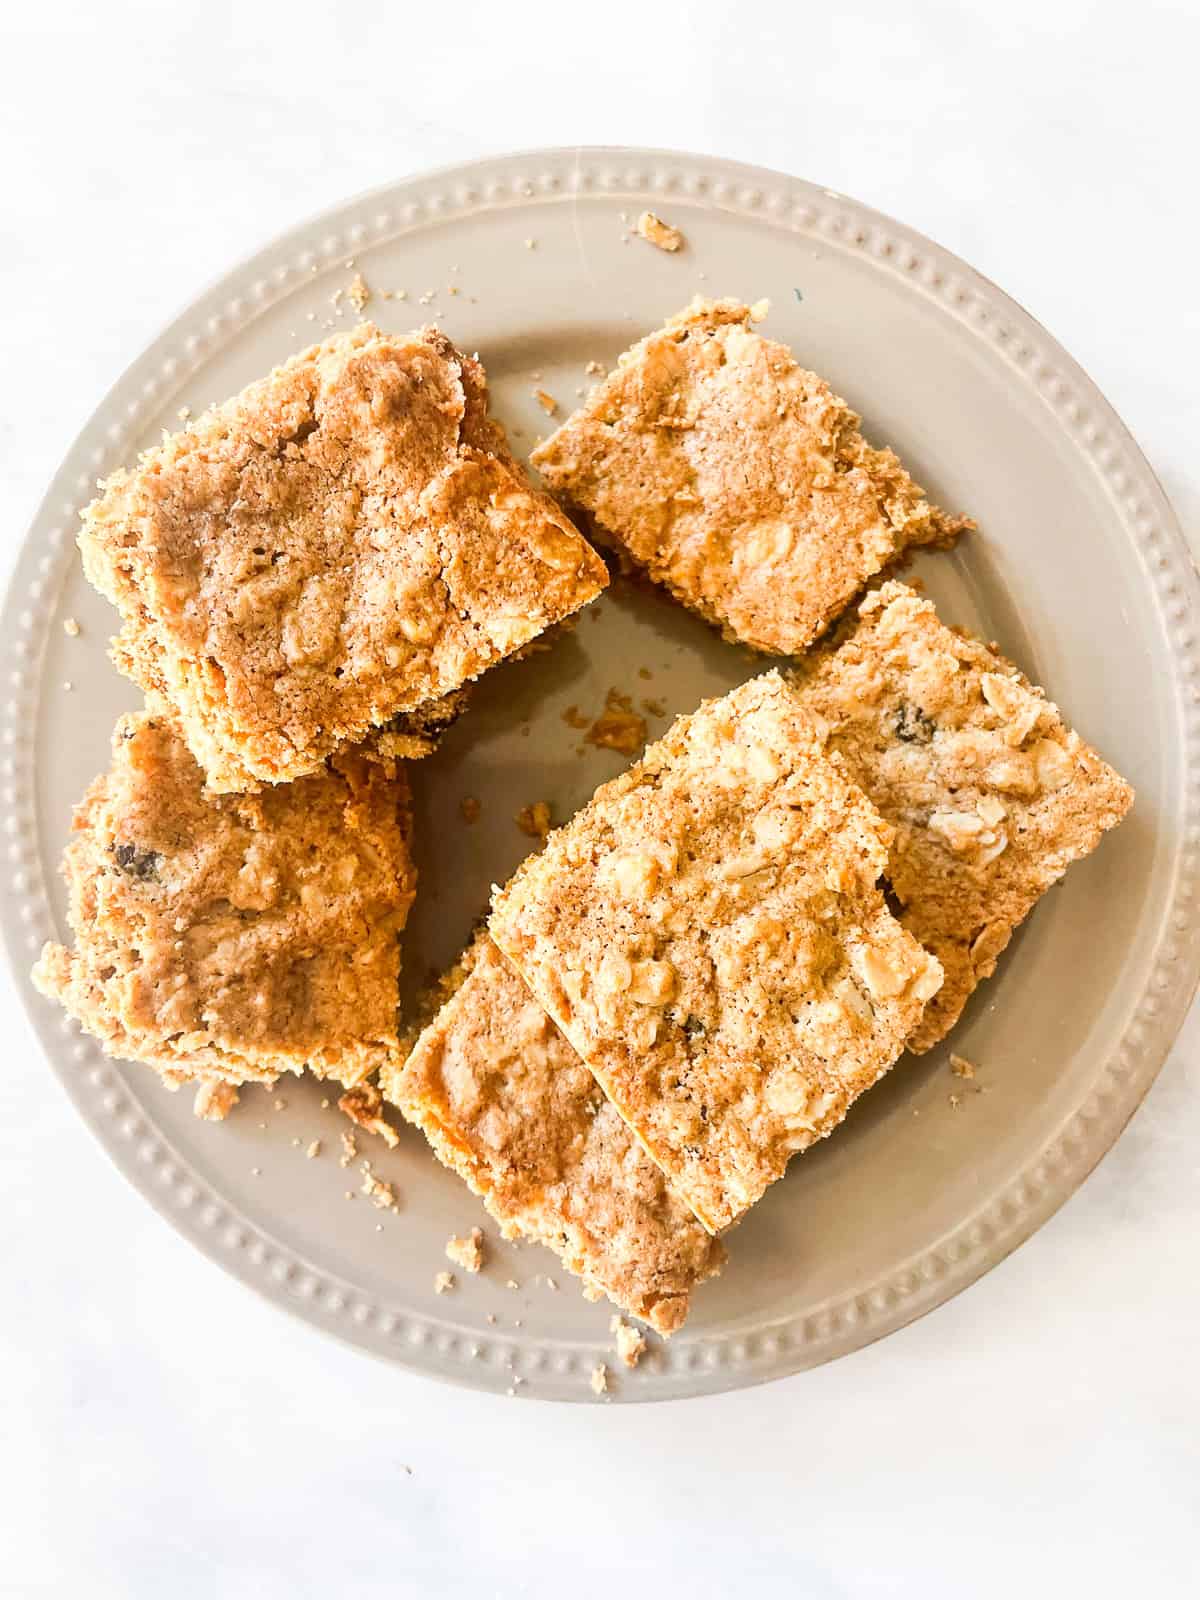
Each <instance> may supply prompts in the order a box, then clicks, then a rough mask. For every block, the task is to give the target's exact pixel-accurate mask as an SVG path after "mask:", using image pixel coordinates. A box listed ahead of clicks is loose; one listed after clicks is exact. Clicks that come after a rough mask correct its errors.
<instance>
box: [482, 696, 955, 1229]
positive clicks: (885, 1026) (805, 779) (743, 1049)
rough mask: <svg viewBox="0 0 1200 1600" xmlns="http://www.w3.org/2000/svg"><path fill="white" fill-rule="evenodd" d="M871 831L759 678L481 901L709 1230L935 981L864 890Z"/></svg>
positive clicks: (842, 1110) (678, 732)
mask: <svg viewBox="0 0 1200 1600" xmlns="http://www.w3.org/2000/svg"><path fill="white" fill-rule="evenodd" d="M890 839H891V829H890V828H889V827H888V826H887V825H886V824H885V823H884V822H883V821H882V820H881V819H880V817H879V816H878V814H877V813H876V811H875V810H874V808H873V807H872V806H871V805H870V803H869V802H868V801H867V800H866V798H865V797H864V796H863V795H862V794H861V793H860V792H859V791H858V790H857V789H856V788H854V786H853V785H852V784H851V783H850V782H849V781H848V780H847V778H846V776H845V774H844V772H843V770H842V768H841V767H840V765H839V764H838V763H836V762H835V761H830V760H827V759H826V758H825V757H824V756H823V754H822V753H821V749H820V743H819V740H818V739H817V737H816V735H815V734H814V732H813V730H812V728H811V726H810V725H809V722H808V719H807V718H806V717H805V715H804V713H803V712H802V710H801V709H800V707H799V705H798V704H797V702H796V700H795V698H794V696H793V695H792V694H791V693H790V692H789V691H788V689H787V688H786V687H785V685H784V683H783V681H782V680H781V678H780V677H779V674H778V673H775V672H771V673H767V674H766V675H765V676H763V677H761V678H757V679H754V680H752V681H751V682H750V683H747V684H743V685H742V687H741V688H740V689H736V690H734V691H733V693H731V694H728V695H726V696H725V697H724V698H723V699H721V700H714V701H710V702H708V703H707V704H705V705H703V706H702V707H701V708H700V710H699V711H697V712H695V713H694V714H693V715H692V716H690V717H681V718H680V719H679V720H678V721H677V722H676V723H675V725H674V726H673V727H672V728H671V729H670V731H669V732H668V733H667V735H666V737H665V738H664V739H662V740H661V741H660V742H659V743H658V744H655V745H652V746H651V747H650V748H649V749H648V750H647V751H646V754H645V756H644V757H643V759H642V761H641V762H639V763H638V764H637V765H636V766H634V767H632V768H631V769H630V770H629V771H628V772H627V773H625V774H623V775H622V776H621V777H619V778H617V779H616V780H615V781H614V782H612V783H609V784H605V785H604V786H603V787H602V788H600V789H598V790H597V792H596V794H595V796H594V798H593V799H592V801H591V802H590V804H589V805H588V806H586V807H585V808H584V810H583V811H581V812H580V813H579V814H578V815H577V816H576V817H575V819H574V820H573V821H572V822H571V823H569V824H568V825H567V826H566V827H565V828H561V829H559V830H558V831H557V832H554V833H552V834H551V835H550V838H549V840H548V841H547V843H546V845H545V847H544V849H543V850H542V851H541V853H540V854H539V855H537V856H534V857H531V858H530V859H529V860H528V861H526V862H525V864H524V865H523V866H522V867H521V868H520V869H519V871H518V872H517V874H516V875H515V877H514V878H513V879H512V881H511V882H510V883H509V885H508V886H507V888H506V889H504V890H503V891H501V892H500V893H499V894H498V896H497V897H496V899H495V902H494V909H493V914H492V919H491V922H490V924H489V931H490V932H491V935H492V937H493V938H494V939H495V941H496V943H497V944H498V945H499V946H500V948H501V950H502V951H503V952H504V953H505V955H507V956H508V957H509V959H510V960H511V961H512V962H513V964H514V966H515V967H516V968H517V970H518V971H519V972H520V974H521V976H522V977H523V978H524V979H525V981H526V983H527V984H528V985H529V987H530V988H531V989H532V990H533V993H534V995H535V996H536V997H537V999H538V1000H539V1001H540V1002H541V1003H542V1005H543V1006H545V1008H546V1009H547V1011H548V1012H549V1013H550V1015H551V1016H552V1017H553V1018H554V1020H555V1021H556V1022H557V1023H558V1025H559V1026H560V1027H561V1028H562V1030H563V1032H564V1033H565V1034H566V1036H567V1038H568V1039H569V1040H570V1042H571V1044H572V1045H573V1046H574V1047H575V1049H576V1050H577V1051H578V1052H579V1054H580V1055H581V1056H582V1057H583V1058H584V1060H585V1061H586V1062H587V1064H588V1065H589V1066H590V1067H591V1069H592V1071H593V1072H594V1073H595V1074H596V1077H597V1078H598V1079H599V1081H600V1083H601V1085H602V1087H603V1088H604V1090H605V1092H606V1094H607V1095H608V1096H609V1098H610V1099H611V1100H612V1101H613V1103H614V1104H615V1105H616V1107H617V1108H618V1110H619V1111H620V1112H621V1115H622V1116H623V1117H624V1118H625V1119H626V1120H627V1121H628V1122H629V1124H630V1125H631V1126H632V1127H633V1129H634V1130H635V1132H636V1133H637V1135H638V1137H639V1138H640V1139H641V1140H642V1142H643V1143H644V1145H645V1146H646V1148H647V1150H648V1151H649V1152H650V1154H651V1155H652V1156H653V1158H654V1160H655V1161H657V1162H658V1164H659V1166H660V1167H662V1169H663V1171H664V1172H665V1173H666V1175H667V1177H668V1179H669V1180H670V1182H671V1183H672V1185H673V1186H674V1188H675V1190H676V1191H677V1193H679V1194H680V1195H681V1196H682V1197H683V1198H684V1199H686V1200H687V1202H688V1204H689V1205H690V1206H691V1207H692V1209H693V1211H694V1212H695V1213H696V1215H697V1216H698V1217H699V1219H700V1220H701V1222H703V1223H704V1225H705V1226H706V1227H707V1228H709V1229H711V1230H715V1229H717V1228H723V1227H726V1226H728V1225H729V1224H730V1223H731V1222H733V1221H734V1220H736V1218H737V1217H738V1216H739V1215H740V1214H741V1213H742V1212H743V1211H745V1210H746V1208H747V1207H748V1206H750V1205H752V1204H753V1203H754V1201H755V1200H757V1199H758V1197H759V1196H760V1195H761V1194H762V1192H763V1190H764V1189H765V1188H766V1187H767V1185H768V1184H770V1183H772V1182H774V1181H775V1179H777V1178H778V1177H780V1176H781V1175H782V1173H783V1170H784V1168H785V1166H786V1165H787V1162H788V1159H789V1157H790V1156H791V1155H792V1154H793V1152H795V1151H796V1150H801V1149H804V1148H805V1147H806V1146H807V1145H809V1144H811V1143H812V1142H813V1141H814V1140H815V1139H818V1138H821V1137H823V1136H824V1135H825V1134H827V1133H829V1132H830V1131H831V1130H832V1129H833V1127H835V1126H836V1125H837V1123H838V1122H840V1121H841V1119H842V1118H843V1117H844V1116H845V1114H846V1111H847V1109H848V1108H849V1106H850V1104H851V1102H852V1101H853V1100H854V1099H855V1098H856V1097H857V1096H858V1095H859V1094H861V1093H862V1092H863V1091H864V1090H865V1089H867V1088H869V1087H870V1086H871V1084H873V1083H874V1082H875V1081H876V1080H877V1079H878V1078H879V1077H881V1076H882V1074H883V1073H884V1072H886V1071H887V1069H888V1067H890V1066H891V1064H892V1062H893V1061H894V1060H895V1059H896V1057H897V1056H898V1055H899V1054H900V1051H901V1050H902V1048H903V1044H904V1040H905V1038H906V1037H907V1036H908V1035H909V1034H910V1033H911V1032H912V1030H913V1029H914V1028H915V1027H916V1025H917V1022H918V1020H919V1018H920V1015H921V1011H922V1007H923V1005H924V1002H925V1001H926V1000H927V999H928V998H929V995H930V994H931V993H932V992H933V991H934V989H936V987H937V984H938V983H939V982H940V979H941V971H940V968H939V967H938V965H937V963H936V962H935V961H933V960H932V959H931V958H930V957H929V956H928V955H927V954H926V953H925V951H924V950H922V949H921V947H920V945H919V944H918V943H917V942H916V940H915V939H913V938H912V937H911V936H910V935H908V934H907V933H905V932H904V930H903V929H902V928H901V927H900V926H899V925H898V923H896V921H895V920H894V919H893V918H892V916H891V915H890V913H889V912H888V910H887V908H886V906H885V904H884V900H883V895H882V893H881V891H880V889H879V888H878V886H877V879H878V878H879V875H880V873H881V871H882V869H883V866H884V863H885V861H886V859H887V849H888V844H889V842H890Z"/></svg>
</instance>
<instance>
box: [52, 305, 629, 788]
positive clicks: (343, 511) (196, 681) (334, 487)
mask: <svg viewBox="0 0 1200 1600" xmlns="http://www.w3.org/2000/svg"><path fill="white" fill-rule="evenodd" d="M486 405H487V394H486V385H485V381H484V376H483V371H482V368H481V367H480V366H479V365H478V363H476V362H474V361H472V360H469V359H468V358H466V357H464V356H462V355H460V353H459V352H458V351H456V350H455V348H454V346H453V345H452V344H451V343H450V341H449V340H448V339H447V338H446V337H445V336H444V335H443V334H441V333H438V332H437V331H436V330H434V329H426V330H424V331H423V332H419V333H414V334H409V335H406V336H400V337H393V336H391V335H385V334H382V333H380V332H378V331H377V330H376V329H375V328H373V327H371V326H370V325H369V324H364V325H363V326H362V327H360V328H358V329H356V330H355V331H354V332H353V333H350V334H346V335H342V336H340V337H338V338H334V339H330V340H329V341H328V342H327V343H325V344H323V345H317V346H314V347H313V348H312V349H311V350H307V351H305V352H304V353H303V354H301V355H298V356H296V357H294V358H293V359H292V360H290V361H288V362H286V363H285V364H284V365H283V366H281V367H279V368H277V369H276V370H275V371H274V372H273V373H272V374H271V375H270V376H269V377H268V378H265V379H263V380H262V381H261V382H259V383H255V384H252V385H251V386H250V387H249V388H248V389H246V390H244V391H243V393H242V394H240V395H238V396H237V397H236V398H234V399H233V400H230V401H227V402H226V403H225V404H224V405H221V406H218V407H216V408H214V409H213V410H211V411H209V412H207V413H206V414H205V415H204V416H202V417H200V418H199V419H197V421H195V422H194V423H192V424H190V425H189V426H188V427H187V428H185V429H184V430H183V431H182V432H180V433H177V434H174V435H172V436H170V437H168V438H165V439H164V440H163V442H162V443H161V444H160V445H157V446H156V447H155V448H154V449H152V450H148V451H146V453H145V454H144V455H143V456H142V458H141V461H140V462H139V464H138V467H137V468H136V469H135V470H134V471H132V472H125V471H121V472H117V473H114V474H113V476H112V477H111V478H109V479H108V481H107V483H106V484H105V485H104V487H103V491H102V493H101V494H100V496H99V498H98V499H97V500H96V501H94V502H93V504H92V505H91V506H90V507H89V508H88V509H87V511H86V512H85V513H84V517H83V528H82V531H81V534H80V547H81V549H82V551H83V557H84V565H85V569H86V571H87V574H88V576H89V577H90V578H91V580H92V582H93V583H95V584H96V586H97V587H98V588H99V589H101V590H102V591H103V592H104V593H105V594H106V595H108V597H109V598H110V599H111V600H112V601H113V602H114V604H115V605H116V606H117V607H118V609H119V610H120V612H121V614H122V616H123V618H124V619H125V626H124V629H123V632H122V634H121V637H120V639H119V641H118V643H117V647H116V651H115V655H114V659H115V660H116V661H117V664H118V665H119V666H120V668H121V670H122V671H124V672H126V673H128V674H129V675H130V676H132V677H133V678H134V679H135V680H136V681H137V682H138V683H140V684H141V685H142V687H143V688H145V689H147V690H148V691H153V692H157V693H160V694H162V695H163V696H165V697H166V698H167V699H168V700H169V701H170V702H171V703H172V704H173V705H175V706H176V708H177V709H178V711H179V714H180V716H181V718H182V722H183V727H184V733H185V736H186V738H187V740H188V744H189V746H190V748H191V749H192V752H193V754H194V755H195V756H196V758H197V760H198V761H199V762H200V763H201V765H202V766H203V767H204V768H205V770H206V772H207V773H208V777H209V783H210V787H212V788H213V789H215V790H221V791H231V790H245V789H252V788H255V787H257V786H258V785H260V784H262V783H279V782H284V781H287V780H289V779H292V778H296V777H300V776H303V775H304V774H307V773H311V772H314V771H316V770H317V769H318V768H319V766H320V764H321V762H322V761H323V760H324V758H325V757H326V756H327V755H328V754H329V753H330V752H331V751H333V750H335V749H336V748H338V747H339V746H340V745H343V744H353V743H357V742H358V741H360V740H362V739H363V738H364V737H365V736H366V735H367V734H368V733H369V732H370V730H371V729H372V728H379V727H381V726H384V725H386V724H388V723H390V722H391V721H392V719H394V718H396V717H397V716H398V715H400V714H403V713H407V712H413V711H414V710H416V709H417V708H418V707H421V706H423V705H425V704H426V703H427V702H429V701H431V700H437V699H439V698H441V697H442V696H445V695H448V694H452V693H453V692H454V691H455V690H457V689H459V688H460V687H461V686H462V685H463V684H464V683H466V682H467V681H469V680H470V679H472V678H474V677H476V676H477V675H478V674H479V673H480V672H482V671H483V670H484V669H485V668H487V667H489V666H491V665H492V664H493V663H494V662H496V661H498V660H500V659H501V658H502V657H504V656H506V655H509V654H511V653H512V652H513V651H515V650H517V649H519V648H520V647H521V646H523V645H525V644H527V643H528V642H529V641H530V640H531V639H533V638H535V637H536V636H537V635H538V634H539V633H541V632H542V630H543V629H545V628H547V627H548V626H550V625H551V624H552V623H554V622H557V621H558V620H559V619H560V618H562V617H563V616H565V615H567V614H568V613H570V612H572V611H575V610H577V609H578V608H579V607H580V606H582V605H584V604H586V602H587V601H589V600H591V599H593V598H594V596H595V595H596V594H598V593H599V592H600V590H601V589H602V588H603V587H604V585H605V582H606V581H607V575H606V572H605V569H604V564H603V562H602V561H601V560H600V558H599V557H598V556H597V555H596V553H595V551H593V550H592V549H591V548H590V546H589V545H588V544H587V543H586V542H585V541H584V540H583V539H582V538H581V536H580V535H579V533H578V532H577V531H576V529H575V528H573V527H572V526H571V524H570V523H569V522H568V521H567V520H566V519H565V518H564V517H563V516H562V514H561V513H560V512H559V510H558V508H557V507H556V506H555V505H554V503H553V501H552V500H551V499H550V497H549V496H548V495H545V494H543V493H540V492H538V491H536V490H534V489H533V488H532V487H531V486H530V484H529V482H528V480H527V479H526V478H525V476H524V474H523V472H522V470H521V468H520V467H519V466H518V465H517V463H516V462H515V461H514V460H513V458H512V456H511V455H510V454H509V452H508V449H507V446H506V445H505V443H504V438H503V433H502V431H501V430H500V428H499V427H498V425H497V424H495V423H494V422H492V421H491V420H490V419H489V418H488V416H487V411H486ZM393 753H395V752H393Z"/></svg>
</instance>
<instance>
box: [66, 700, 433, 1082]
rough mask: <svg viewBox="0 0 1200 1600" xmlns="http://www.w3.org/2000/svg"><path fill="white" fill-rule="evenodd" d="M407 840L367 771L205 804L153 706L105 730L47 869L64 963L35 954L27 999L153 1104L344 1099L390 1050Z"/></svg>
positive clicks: (345, 763)
mask: <svg viewBox="0 0 1200 1600" xmlns="http://www.w3.org/2000/svg"><path fill="white" fill-rule="evenodd" d="M409 833H410V812H409V801H408V788H407V785H406V784H405V783H404V781H403V780H402V779H401V778H396V777H393V776H390V775H389V773H388V771H387V769H386V767H385V766H384V765H383V764H381V763H380V762H378V761H370V762H368V761H365V760H363V759H362V758H360V757H358V756H355V755H345V756H335V757H333V758H332V760H331V762H330V765H329V768H328V770H326V771H323V772H322V773H320V774H319V775H318V776H315V777H311V778H302V779H300V780H298V781H297V782H296V783H294V784H288V785H284V786H281V787H279V788H272V789H268V790H266V791H265V792H264V793H262V794H256V795H214V794H212V792H211V791H210V790H208V789H206V788H205V785H204V773H203V772H202V771H201V770H200V768H199V766H198V765H197V764H196V762H195V760H194V759H193V757H192V755H191V752H190V751H189V750H188V748H187V745H186V744H185V743H184V741H183V736H182V733H181V732H180V729H179V725H178V722H177V721H176V719H175V717H174V715H173V714H172V713H171V712H170V711H169V710H168V709H167V708H165V707H161V706H160V707H158V708H156V709H154V710H152V711H150V712H147V713H140V714H138V715H135V716H127V717H123V718H122V719H121V721H120V722H118V724H117V727H116V731H115V733H114V735H113V758H112V766H111V768H110V770H109V771H108V773H107V774H105V775H104V776H103V777H101V778H98V779H97V780H96V781H95V782H94V783H93V784H92V786H91V787H90V788H89V789H88V791H87V793H86V794H85V796H84V798H83V800H82V802H81V803H80V805H79V807H78V808H77V810H76V813H75V821H74V827H73V831H72V837H71V841H70V843H69V845H68V847H67V850H66V854H65V857H64V861H63V873H64V876H65V877H66V880H67V885H68V889H69V892H70V901H69V909H68V918H69V921H70V924H71V929H72V931H73V933H74V935H75V947H74V949H72V950H68V949H66V948H64V947H63V946H62V945H58V944H48V945H47V946H46V948H45V950H44V951H43V953H42V958H41V961H40V962H39V963H38V966H37V968H36V969H35V971H34V981H35V982H36V983H37V985H38V987H39V988H40V989H41V990H42V991H43V993H45V994H47V995H50V996H51V997H52V998H54V999H57V1000H59V1001H60V1002H61V1003H62V1004H63V1005H64V1006H65V1007H66V1009H67V1010H68V1011H69V1012H70V1013H71V1014H72V1016H74V1017H76V1018H77V1019H78V1021H79V1022H80V1023H82V1025H83V1026H84V1028H86V1029H87V1031H88V1032H89V1033H91V1034H93V1035H94V1036H95V1037H96V1038H97V1039H98V1040H99V1041H100V1043H101V1044H102V1045H103V1047H104V1049H105V1050H106V1051H107V1052H108V1053H109V1054H110V1055H114V1056H120V1057H123V1058H125V1059H128V1060H133V1061H142V1062H145V1063H146V1064H147V1065H148V1066H151V1067H155V1068H157V1070H158V1071H159V1072H160V1073H161V1074H162V1076H163V1077H164V1078H165V1079H166V1080H167V1082H168V1083H169V1084H171V1085H172V1086H178V1084H180V1083H183V1082H187V1081H189V1080H193V1079H195V1080H198V1081H200V1082H201V1083H205V1082H207V1083H214V1082H215V1083H226V1084H239V1083H248V1082H259V1083H270V1082H272V1081H273V1080H274V1079H275V1078H277V1077H278V1075H279V1074H280V1073H281V1072H303V1071H304V1070H305V1069H306V1068H308V1069H311V1070H312V1071H313V1072H315V1073H316V1074H317V1075H318V1076H320V1077H331V1078H336V1079H338V1080H339V1081H340V1082H342V1083H345V1084H354V1083H356V1082H357V1081H358V1080H359V1079H361V1078H363V1077H364V1076H365V1075H366V1074H367V1073H369V1072H371V1071H373V1070H374V1068H375V1067H376V1066H378V1064H379V1057H380V1053H381V1052H383V1051H386V1050H388V1049H395V1048H396V1003H397V994H396V990H397V981H398V977H399V971H400V948H399V943H398V936H399V933H400V930H401V929H402V928H403V926H404V922H405V919H406V918H407V916H408V910H409V906H410V905H411V904H412V899H413V892H414V885H415V881H416V874H415V872H414V870H413V866H412V861H411V857H410V854H409Z"/></svg>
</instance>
